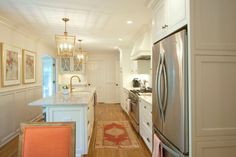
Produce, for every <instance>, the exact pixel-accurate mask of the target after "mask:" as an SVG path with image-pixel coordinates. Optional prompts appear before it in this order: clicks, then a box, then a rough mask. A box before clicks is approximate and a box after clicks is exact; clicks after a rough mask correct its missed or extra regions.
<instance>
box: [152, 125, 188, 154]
mask: <svg viewBox="0 0 236 157" xmlns="http://www.w3.org/2000/svg"><path fill="white" fill-rule="evenodd" d="M154 135H156V136H157V137H158V138H159V139H160V141H161V142H160V147H161V148H162V153H163V155H162V156H163V157H189V155H188V154H184V153H182V152H180V151H179V150H178V149H177V148H176V147H175V146H174V145H172V143H170V142H169V141H168V140H167V139H166V138H165V137H164V136H162V134H160V132H158V131H157V130H155V129H154ZM154 139H155V138H154ZM154 143H155V141H154ZM155 147H156V145H155V144H154V145H153V149H159V147H158V148H155Z"/></svg>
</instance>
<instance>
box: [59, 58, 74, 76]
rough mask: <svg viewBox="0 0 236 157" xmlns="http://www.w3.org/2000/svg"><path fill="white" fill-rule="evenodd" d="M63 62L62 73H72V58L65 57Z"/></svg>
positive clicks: (62, 59)
mask: <svg viewBox="0 0 236 157" xmlns="http://www.w3.org/2000/svg"><path fill="white" fill-rule="evenodd" d="M60 61H61V72H70V71H71V60H70V57H63V58H61V59H60Z"/></svg>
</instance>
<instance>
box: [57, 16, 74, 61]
mask: <svg viewBox="0 0 236 157" xmlns="http://www.w3.org/2000/svg"><path fill="white" fill-rule="evenodd" d="M62 20H63V21H64V22H65V32H64V35H56V38H55V40H56V47H57V54H58V56H63V57H72V56H73V55H74V51H75V36H69V35H68V33H67V30H66V23H67V22H68V21H69V19H68V18H63V19H62Z"/></svg>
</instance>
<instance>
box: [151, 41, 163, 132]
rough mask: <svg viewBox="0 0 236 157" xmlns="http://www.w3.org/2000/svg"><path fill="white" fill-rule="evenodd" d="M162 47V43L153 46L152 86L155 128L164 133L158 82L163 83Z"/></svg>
mask: <svg viewBox="0 0 236 157" xmlns="http://www.w3.org/2000/svg"><path fill="white" fill-rule="evenodd" d="M160 50H161V45H160V43H157V44H155V45H154V46H153V52H152V69H153V70H152V85H153V91H152V103H153V106H152V121H153V126H154V128H156V129H158V130H159V131H160V132H162V110H161V106H162V105H161V102H160V99H159V96H160V95H159V93H158V82H161V80H160V79H161V77H159V76H160V69H162V68H161V67H160V65H161V57H160V55H161V53H160Z"/></svg>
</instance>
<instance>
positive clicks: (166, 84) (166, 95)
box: [162, 55, 168, 120]
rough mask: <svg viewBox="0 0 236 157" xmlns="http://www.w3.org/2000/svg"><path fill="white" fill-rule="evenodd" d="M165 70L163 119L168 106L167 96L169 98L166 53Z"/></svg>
mask: <svg viewBox="0 0 236 157" xmlns="http://www.w3.org/2000/svg"><path fill="white" fill-rule="evenodd" d="M163 72H164V90H165V91H164V93H165V94H164V102H163V107H162V109H163V119H164V120H165V112H166V108H167V98H168V80H167V79H168V78H167V68H166V61H165V55H163Z"/></svg>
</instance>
